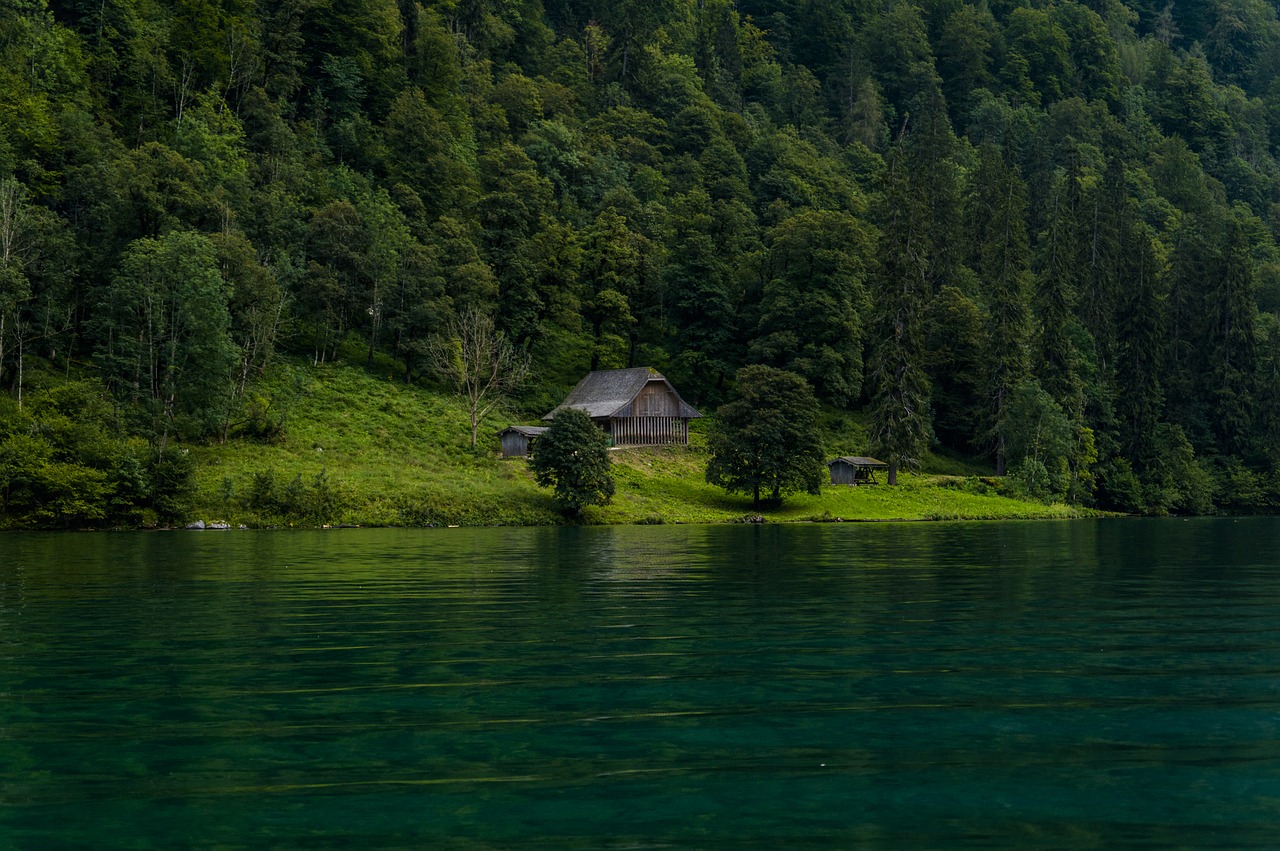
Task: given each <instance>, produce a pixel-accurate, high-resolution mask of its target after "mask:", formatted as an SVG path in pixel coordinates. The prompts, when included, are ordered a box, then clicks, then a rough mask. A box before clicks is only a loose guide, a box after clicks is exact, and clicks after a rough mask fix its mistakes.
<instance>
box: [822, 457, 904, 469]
mask: <svg viewBox="0 0 1280 851" xmlns="http://www.w3.org/2000/svg"><path fill="white" fill-rule="evenodd" d="M840 461H843V462H844V463H846V464H849V465H851V466H854V467H874V468H876V469H881V468H883V469H886V470H887V469H889V465H888V464H886V463H885V462H883V461H878V460H876V459H875V458H868V457H867V456H865V455H841V456H840V457H839V458H832V459H831V460H830V461H828V462H827V466H828V467H830V466H831V465H832V464H836V463H838V462H840Z"/></svg>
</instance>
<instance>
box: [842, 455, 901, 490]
mask: <svg viewBox="0 0 1280 851" xmlns="http://www.w3.org/2000/svg"><path fill="white" fill-rule="evenodd" d="M827 469H829V470H831V484H833V485H874V484H877V482H876V470H887V469H889V465H888V464H886V463H885V462H883V461H877V460H876V459H875V458H867V457H866V456H863V455H841V456H840V457H839V458H834V459H832V460H830V461H828V462H827Z"/></svg>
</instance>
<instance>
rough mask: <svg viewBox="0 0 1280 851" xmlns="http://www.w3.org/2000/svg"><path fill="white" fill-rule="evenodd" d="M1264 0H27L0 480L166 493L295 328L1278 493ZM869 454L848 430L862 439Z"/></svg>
mask: <svg viewBox="0 0 1280 851" xmlns="http://www.w3.org/2000/svg"><path fill="white" fill-rule="evenodd" d="M1278 145H1280V21H1277V16H1276V11H1275V8H1274V7H1273V5H1272V4H1269V3H1266V2H1263V0H1178V2H1170V3H1165V2H1163V0H1127V2H1126V1H1125V0H1086V2H1074V1H1073V0H1031V2H1025V0H986V2H981V3H976V4H975V3H969V2H961V0H889V2H879V0H878V1H877V2H870V0H773V2H770V1H769V0H740V1H739V2H732V0H424V2H409V0H399V2H396V0H221V2H215V0H92V2H89V0H0V386H2V387H3V391H4V392H3V398H2V399H0V494H2V495H3V499H4V506H5V509H6V510H9V511H12V512H21V511H27V510H32V511H35V513H34V514H32V515H31V516H32V517H33V518H34V520H33V522H44V521H53V520H56V519H57V518H60V517H62V518H66V517H82V518H90V519H95V518H96V519H98V520H104V521H110V520H112V519H113V518H121V517H125V518H127V517H129V516H131V515H130V513H129V512H131V511H133V510H135V509H136V507H137V506H139V505H142V504H146V505H148V506H150V507H152V508H153V509H155V510H157V511H159V512H160V513H161V514H162V515H163V514H164V513H165V510H166V506H168V505H169V504H170V503H169V502H167V500H168V501H171V500H173V499H176V498H177V495H178V494H179V493H180V491H181V486H180V484H175V483H180V482H181V481H182V479H183V477H184V476H186V475H187V474H188V471H185V470H184V468H183V465H184V464H185V463H186V462H185V461H184V460H183V458H184V456H183V455H182V453H181V452H180V451H178V450H176V449H175V448H174V447H175V446H177V445H179V444H180V443H181V442H188V443H189V442H194V441H218V440H225V439H228V438H235V439H256V440H270V439H272V437H273V434H274V431H275V430H277V429H278V423H276V422H275V420H273V418H272V405H273V399H272V398H271V394H270V392H269V391H268V390H266V389H264V386H263V383H262V382H263V376H264V375H266V374H267V373H268V372H269V369H270V366H271V364H272V363H273V362H275V361H276V360H277V359H279V358H281V357H292V358H298V359H300V358H302V357H306V358H307V359H309V360H310V361H312V362H315V363H321V362H325V361H330V360H332V359H334V358H338V357H342V358H349V359H350V358H356V359H367V360H369V361H370V362H374V361H375V360H377V359H381V361H382V362H387V363H391V362H394V364H395V365H396V366H395V368H396V370H397V373H398V375H399V377H400V378H401V379H403V380H404V381H408V382H424V383H426V384H427V385H431V384H432V382H433V381H434V379H433V378H432V376H431V374H430V373H429V370H428V369H427V364H426V357H427V355H428V353H429V350H430V345H429V344H430V341H431V339H432V335H434V334H438V333H439V332H440V331H441V330H442V329H444V328H445V327H447V325H448V323H449V322H450V320H451V319H452V318H454V317H455V316H458V315H460V314H462V313H463V312H464V311H469V310H473V309H474V310H480V311H483V312H486V313H488V314H491V315H492V316H493V317H494V318H495V320H496V322H497V324H498V326H499V327H500V328H501V330H502V331H503V332H504V334H505V335H506V338H507V339H508V340H510V341H512V342H513V343H514V344H515V345H516V346H518V347H519V348H520V349H522V350H523V351H526V352H528V353H529V355H530V356H531V358H532V365H533V380H532V381H531V382H530V383H529V384H528V385H527V386H526V389H525V391H524V395H523V396H522V397H521V398H520V399H519V400H518V402H519V404H520V405H522V406H523V407H525V408H526V409H527V410H528V411H529V412H530V413H541V412H542V411H544V410H546V409H548V408H549V407H551V405H552V404H554V403H555V402H556V401H558V399H559V397H560V395H561V394H562V393H563V391H564V390H565V388H566V387H567V386H569V385H571V384H572V382H573V381H575V380H576V379H577V378H579V377H580V376H581V375H582V374H583V373H584V371H585V370H587V369H589V368H609V367H625V366H634V365H652V366H655V367H657V368H659V369H660V370H662V371H663V372H664V373H665V374H666V375H668V376H669V377H670V378H671V379H672V380H673V381H674V382H675V383H676V385H677V386H679V387H680V388H681V391H682V392H683V393H684V394H685V395H686V396H687V397H688V398H689V399H690V400H691V401H693V402H694V403H695V404H698V405H699V406H701V407H703V408H706V409H712V408H714V407H715V406H716V405H717V404H719V403H721V402H724V401H727V400H728V399H730V398H732V393H733V375H734V373H735V371H736V370H737V369H738V368H739V367H741V366H743V365H747V364H756V363H759V364H766V365H769V366H773V367H778V368H782V369H786V370H790V371H793V372H795V373H798V374H799V375H801V376H803V377H804V378H806V379H807V380H808V381H809V382H810V383H811V384H812V385H813V387H814V388H815V390H816V392H817V394H818V397H819V398H820V399H821V400H822V402H823V403H824V405H826V406H827V409H828V410H829V411H830V410H839V411H846V412H849V414H850V415H851V416H854V417H858V418H861V421H864V422H866V423H867V424H868V429H869V433H870V435H871V444H870V446H868V447H867V448H868V449H869V450H871V451H874V452H875V453H877V454H881V455H883V456H885V457H886V458H887V459H890V460H893V461H894V462H895V463H903V464H908V465H909V464H910V463H911V461H912V459H914V458H918V457H920V456H921V455H922V454H923V453H924V452H925V451H926V450H927V449H929V448H930V447H933V448H935V449H939V448H940V449H942V450H944V451H954V452H959V453H968V454H977V455H981V456H983V457H986V458H988V459H989V460H990V462H991V463H992V464H993V465H994V466H995V467H996V469H997V471H998V472H999V473H1005V472H1006V471H1007V472H1008V473H1010V474H1012V475H1016V476H1019V477H1021V479H1022V480H1023V481H1024V482H1025V483H1026V485H1027V487H1028V489H1029V490H1031V491H1032V492H1033V493H1039V494H1042V495H1050V496H1056V497H1058V498H1066V499H1069V500H1073V501H1076V502H1079V503H1083V504H1090V505H1093V504H1096V505H1099V506H1101V507H1107V508H1116V509H1120V510H1125V511H1137V512H1152V513H1164V512H1171V511H1172V512H1206V511H1211V510H1215V509H1217V510H1230V511H1257V510H1269V509H1272V508H1274V507H1276V505H1277V504H1278V502H1280V475H1277V471H1278V470H1280V250H1278V248H1277V240H1278V239H1280V148H1278ZM856 448H860V447H850V449H856Z"/></svg>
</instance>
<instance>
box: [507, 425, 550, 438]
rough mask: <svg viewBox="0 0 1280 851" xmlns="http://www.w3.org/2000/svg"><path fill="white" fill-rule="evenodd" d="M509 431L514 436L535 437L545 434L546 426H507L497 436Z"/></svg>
mask: <svg viewBox="0 0 1280 851" xmlns="http://www.w3.org/2000/svg"><path fill="white" fill-rule="evenodd" d="M509 431H514V432H515V433H516V434H523V435H524V436H525V437H537V436H538V435H541V434H545V433H546V431H547V427H546V426H521V425H513V426H507V427H506V428H504V429H503V430H502V431H500V432H498V434H499V435H503V434H506V433H507V432H509Z"/></svg>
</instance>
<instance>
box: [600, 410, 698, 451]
mask: <svg viewBox="0 0 1280 851" xmlns="http://www.w3.org/2000/svg"><path fill="white" fill-rule="evenodd" d="M609 426H610V432H611V433H612V434H613V442H614V445H615V446H655V445H659V444H664V443H679V444H684V445H687V444H688V443H689V423H688V421H686V420H683V419H681V418H679V417H614V418H613V419H612V420H611V421H610V423H609Z"/></svg>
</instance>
